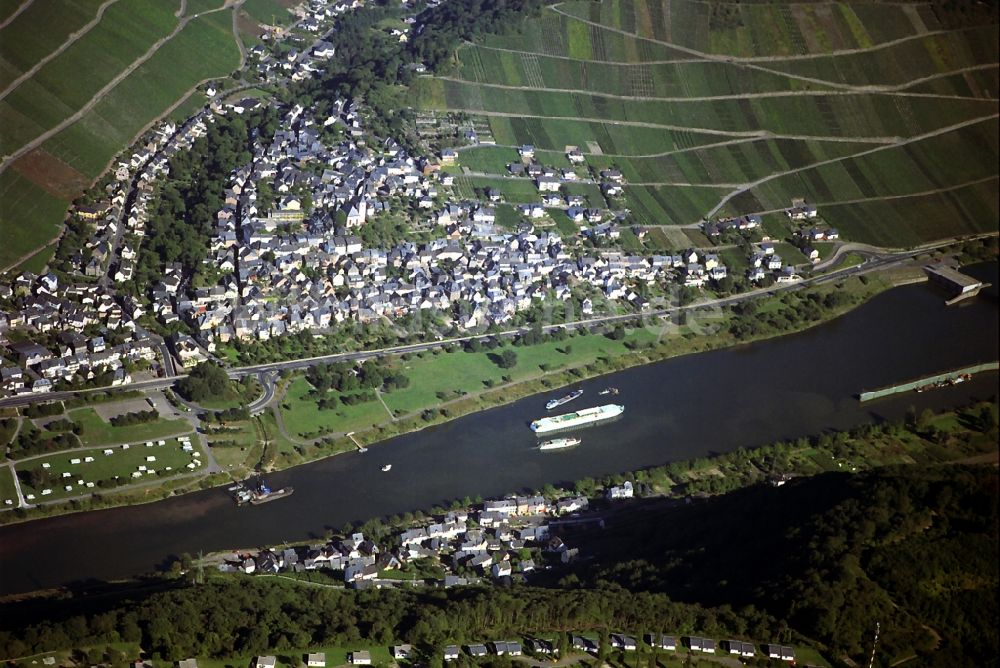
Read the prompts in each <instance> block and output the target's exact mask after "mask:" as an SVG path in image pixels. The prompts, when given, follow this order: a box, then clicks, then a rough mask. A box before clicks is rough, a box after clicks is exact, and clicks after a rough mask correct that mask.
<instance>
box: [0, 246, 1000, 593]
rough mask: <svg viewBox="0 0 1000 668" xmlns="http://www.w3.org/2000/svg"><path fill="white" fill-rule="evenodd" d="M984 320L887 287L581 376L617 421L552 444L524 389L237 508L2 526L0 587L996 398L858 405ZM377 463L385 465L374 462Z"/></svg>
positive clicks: (986, 330) (222, 497) (150, 563)
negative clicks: (541, 442) (806, 323)
mask: <svg viewBox="0 0 1000 668" xmlns="http://www.w3.org/2000/svg"><path fill="white" fill-rule="evenodd" d="M995 266H996V265H995V264H994V265H993V267H995ZM994 271H995V270H994ZM997 320H998V319H997V307H996V300H995V293H994V295H993V296H992V297H990V298H981V299H977V300H975V301H973V302H971V303H969V304H967V305H964V306H960V307H945V306H944V304H943V300H942V299H941V298H940V296H939V295H938V294H936V293H934V292H932V291H931V290H930V288H928V287H925V286H919V285H914V286H909V287H904V288H899V289H898V290H890V291H887V292H884V293H882V294H880V295H878V296H877V297H875V298H874V299H873V300H872V301H871V302H869V303H868V304H865V305H864V306H862V307H860V308H858V309H855V310H852V311H850V312H849V313H847V314H845V315H844V316H842V317H840V318H837V319H835V320H834V321H831V322H828V323H826V324H825V325H823V326H821V327H813V328H810V329H809V330H807V331H804V332H800V333H798V334H792V335H788V336H783V337H779V338H777V339H771V340H768V341H761V342H757V343H755V344H753V345H749V346H739V347H737V348H731V349H725V350H715V351H711V352H707V353H701V354H699V355H686V356H683V357H679V358H674V359H671V360H666V361H662V362H658V363H656V364H648V365H644V366H640V367H634V368H631V369H628V370H626V371H621V372H618V373H616V374H614V375H613V376H611V377H610V378H601V379H598V380H591V381H583V382H581V383H580V386H581V387H582V388H584V389H585V390H586V392H587V394H586V395H585V396H588V397H589V396H591V395H594V396H596V393H597V391H598V390H599V389H601V388H602V387H604V386H606V385H608V384H613V385H615V386H616V387H618V388H619V389H620V391H621V394H620V395H619V397H618V398H617V400H616V401H617V402H618V403H622V404H624V405H626V407H627V410H626V415H625V416H624V418H625V419H623V420H620V421H618V422H615V423H614V424H610V425H599V426H594V427H590V428H588V429H587V430H585V431H581V432H580V433H579V435H580V436H581V437H582V438H583V441H584V442H583V444H582V445H581V446H580V447H577V448H572V449H570V450H566V451H562V452H560V453H558V455H557V456H553V455H552V453H540V452H538V450H537V439H536V438H535V437H534V435H533V434H531V432H530V430H529V429H528V428H527V427H526V424H527V423H528V422H529V421H530V420H531V419H534V418H537V417H538V411H539V408H540V407H539V404H538V401H537V400H536V399H534V398H529V399H524V400H520V401H515V402H514V403H511V404H507V405H504V406H500V407H497V408H492V409H490V410H486V411H482V412H479V413H476V414H475V415H469V416H466V417H463V418H458V419H455V420H451V421H450V422H448V423H444V424H440V425H435V426H432V427H429V428H426V429H424V430H422V431H420V432H415V433H411V434H407V435H404V436H398V437H395V438H392V439H389V440H388V441H386V442H385V443H383V444H380V446H379V447H378V448H372V450H371V451H370V452H369V453H367V454H357V453H349V454H345V455H344V456H341V457H330V458H327V459H324V460H322V461H317V462H313V463H311V464H310V465H308V466H296V467H294V468H292V469H287V470H284V471H280V472H275V473H273V474H269V475H268V482H269V483H270V485H271V486H272V487H275V488H277V487H283V486H288V485H291V486H294V487H295V494H294V495H292V496H291V497H289V498H288V499H283V500H281V502H280V503H270V504H264V505H262V506H258V507H253V508H249V509H248V508H237V507H236V505H235V504H234V503H233V501H232V499H231V497H230V496H229V495H228V494H227V493H226V492H225V490H222V489H210V490H206V491H201V492H197V493H192V494H185V495H181V496H177V497H174V498H171V499H168V500H165V501H163V502H161V503H153V504H144V505H142V506H125V507H119V508H114V509H108V510H106V511H105V512H101V513H75V514H72V515H65V516H61V517H50V518H46V519H39V520H37V521H34V522H28V523H20V524H15V525H10V526H6V527H2V528H0V570H2V571H3V572H4V573H5V577H4V578H3V579H2V582H0V593H3V594H7V593H15V592H18V591H25V590H37V589H45V588H49V587H52V586H57V585H64V584H67V583H72V582H84V581H88V580H91V579H94V580H101V581H107V580H116V579H121V578H122V577H125V576H129V575H134V574H136V573H148V572H152V571H156V570H159V569H161V568H162V567H163V565H164V564H165V563H169V561H170V560H172V559H173V558H175V557H176V555H179V554H182V553H184V552H187V553H189V554H197V553H198V552H199V551H204V552H213V551H217V550H221V549H225V548H228V547H231V546H234V545H258V546H260V545H273V544H280V543H283V542H290V541H293V540H311V539H313V538H319V537H321V536H323V535H324V534H325V533H326V532H327V531H338V530H340V529H341V527H343V526H344V525H345V524H347V523H353V522H357V521H362V522H363V521H365V520H367V519H370V518H373V517H391V516H392V515H394V514H400V513H404V512H405V511H412V510H413V509H415V508H431V507H434V506H439V505H442V504H445V505H446V504H447V503H450V502H451V501H452V500H454V499H462V498H464V497H466V496H469V497H470V498H475V497H477V496H482V497H493V496H496V495H501V494H506V493H511V492H515V493H520V491H521V490H525V489H539V488H541V487H543V486H544V485H546V484H552V485H556V486H558V485H560V483H562V482H566V481H573V480H581V479H585V478H592V477H600V476H605V475H608V474H614V473H616V472H622V471H631V470H637V469H643V468H647V467H650V466H659V465H662V464H664V463H669V462H673V461H683V460H692V459H698V458H703V457H710V456H713V455H715V454H720V453H725V452H730V451H734V450H737V449H740V448H748V449H749V448H755V447H759V446H761V445H766V444H768V443H772V442H774V441H778V440H789V439H796V438H799V437H801V436H805V435H817V434H822V433H823V432H827V431H837V430H840V431H843V430H849V429H851V428H853V427H855V426H858V425H862V424H871V423H873V422H880V421H884V420H897V419H900V418H902V417H903V416H904V414H905V413H906V411H907V408H908V406H911V405H912V406H914V407H915V408H916V410H917V411H920V410H923V409H924V408H930V409H932V410H935V411H939V410H947V409H949V408H951V407H955V406H959V405H964V404H966V403H968V402H969V401H971V400H976V399H985V398H989V397H992V396H994V395H995V394H996V386H995V376H991V377H983V378H981V379H973V380H972V381H970V382H966V383H962V384H960V385H957V386H955V387H948V388H944V389H941V390H939V391H935V392H925V393H923V394H916V393H913V394H911V395H907V396H902V395H899V396H898V397H896V398H887V399H883V400H879V401H878V402H875V404H874V405H868V406H865V407H862V406H861V405H860V404H859V402H858V400H857V396H856V395H857V392H858V391H859V390H860V389H861V388H863V387H866V386H867V387H871V386H880V385H884V384H887V383H890V382H892V381H894V380H898V379H900V378H908V377H916V376H920V375H922V374H924V373H927V372H932V371H935V370H939V369H940V368H949V367H958V366H961V365H963V364H966V363H971V362H974V361H977V358H982V357H985V356H987V355H995V345H996V343H995V342H996V339H997V338H998V336H1000V332H998V323H997ZM720 416H724V419H720ZM387 463H391V464H392V465H393V466H392V470H391V472H389V473H386V472H382V471H381V470H380V469H381V467H382V466H383V465H384V464H387Z"/></svg>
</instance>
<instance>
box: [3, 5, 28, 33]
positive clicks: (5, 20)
mask: <svg viewBox="0 0 1000 668" xmlns="http://www.w3.org/2000/svg"><path fill="white" fill-rule="evenodd" d="M34 1H35V0H28V1H27V2H23V3H21V5H20V6H19V7H18V8H17V9H15V10H14V13H13V14H11V15H10V16H8V17H7V18H5V19H4V20H3V21H0V30H3V29H4V28H6V27H7V26H8V25H9V24H10V22H11V21H13V20H14V19H16V18H17V17H18V15H19V14H20V13H21V12H23V11H24V10H25V9H27V8H28V7H30V6H31V3H33V2H34Z"/></svg>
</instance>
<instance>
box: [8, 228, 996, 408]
mask: <svg viewBox="0 0 1000 668" xmlns="http://www.w3.org/2000/svg"><path fill="white" fill-rule="evenodd" d="M994 234H995V233H989V234H984V235H978V236H977V237H970V238H978V237H983V236H993V235H994ZM956 241H957V240H955V239H949V240H947V241H943V242H937V243H934V244H928V245H925V246H921V247H919V248H915V249H912V250H906V251H898V252H885V251H880V252H879V253H878V254H876V253H871V254H869V255H868V258H867V259H866V261H865V262H863V263H862V264H859V265H856V266H853V267H847V268H844V269H837V270H835V271H832V272H830V273H828V274H825V275H823V276H817V277H815V278H807V279H804V280H801V281H796V282H792V283H781V284H776V285H773V286H771V287H768V288H758V289H756V290H750V291H748V292H743V293H740V294H738V295H731V296H728V297H720V298H718V299H708V300H703V301H700V302H695V303H693V304H689V305H686V306H672V307H669V308H663V309H657V310H651V311H647V312H644V313H627V314H624V315H613V316H601V317H597V318H588V319H586V320H578V321H576V322H570V323H560V324H553V325H545V326H543V327H542V331H544V332H546V333H550V332H554V331H556V330H560V329H565V330H574V329H579V328H581V327H595V326H603V325H615V324H620V323H626V322H631V321H635V320H643V319H649V318H665V317H670V316H676V315H679V314H681V313H685V312H688V311H697V310H700V309H706V308H714V307H723V306H731V305H733V304H738V303H740V302H743V301H748V300H751V299H757V298H759V297H763V296H767V295H773V294H780V293H783V292H791V291H795V290H801V289H804V288H807V287H809V286H812V285H823V284H825V283H830V282H833V281H839V280H841V279H844V278H847V277H850V276H856V275H858V274H863V273H870V272H873V271H877V270H880V269H885V268H888V267H891V266H894V265H898V264H902V263H904V262H907V261H909V260H911V259H912V258H914V257H916V256H917V255H921V254H923V253H927V252H929V251H932V250H935V249H937V248H941V247H944V246H949V245H952V244H954V243H956ZM859 246H860V245H859ZM528 331H530V327H519V328H514V329H507V330H503V331H501V332H490V333H486V334H470V335H468V336H458V337H454V338H450V339H441V340H439V341H427V342H422V343H412V344H406V345H401V346H387V347H385V348H376V349H372V350H358V351H352V352H346V353H331V354H329V355H317V356H314V357H304V358H299V359H294V360H286V361H283V362H268V363H264V364H254V365H251V366H244V367H235V368H232V369H229V370H228V374H229V377H230V378H233V379H238V378H243V377H244V376H256V377H258V378H259V379H261V381H262V384H263V385H264V387H265V397H267V398H266V401H263V397H262V398H261V399H258V400H257V401H255V402H253V404H251V405H252V406H253V407H254V409H259V408H263V407H264V406H265V405H266V403H269V402H270V401H271V400H272V398H273V392H274V387H273V381H274V374H275V373H278V372H281V371H284V370H295V369H305V368H308V367H311V366H315V365H317V364H328V363H331V362H344V361H361V360H367V359H372V358H377V357H384V356H387V355H402V354H405V353H417V352H422V351H425V350H432V349H434V348H442V347H445V346H449V345H452V344H461V343H464V342H467V341H473V340H476V339H479V340H485V339H490V338H512V337H514V336H517V335H519V334H524V333H526V332H528ZM262 374H264V375H262ZM266 374H270V375H266ZM186 377H187V375H186V374H179V375H176V376H173V377H170V378H156V379H153V380H146V381H140V382H138V383H131V384H129V385H123V386H119V387H118V388H110V387H102V388H93V389H90V390H81V391H67V392H49V393H46V394H37V395H23V396H18V397H7V398H4V399H0V407H7V406H26V405H29V404H32V403H39V402H43V401H54V400H59V399H69V398H72V397H74V396H77V395H81V394H87V393H88V392H99V391H107V390H114V389H121V390H157V389H163V388H166V387H170V386H171V385H173V384H174V382H176V381H177V380H178V379H180V378H186ZM267 395H272V396H267Z"/></svg>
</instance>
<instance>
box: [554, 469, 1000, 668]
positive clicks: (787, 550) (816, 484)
mask: <svg viewBox="0 0 1000 668" xmlns="http://www.w3.org/2000/svg"><path fill="white" fill-rule="evenodd" d="M997 482H998V478H997V472H996V471H995V470H992V469H987V468H979V469H976V468H964V467H958V466H952V467H939V468H926V469H923V468H917V467H913V466H911V467H904V468H889V469H881V470H878V471H874V472H869V473H864V474H857V475H847V474H827V475H821V476H817V477H813V478H803V479H799V480H795V481H792V482H790V483H787V484H786V485H784V486H782V487H777V488H776V487H771V486H757V487H752V488H748V489H744V490H740V491H737V492H733V493H730V494H727V495H725V496H722V497H715V498H712V499H710V500H707V501H703V502H700V503H695V504H692V505H685V506H680V507H664V504H662V503H657V502H644V503H640V504H638V507H633V508H631V509H629V511H628V512H627V513H618V514H616V515H615V516H614V517H613V518H609V520H608V523H607V529H606V530H605V531H603V532H594V533H591V534H586V535H583V536H574V537H573V538H571V539H570V541H571V542H572V543H573V544H577V543H579V542H580V541H583V544H582V546H581V552H582V553H584V554H587V555H588V556H590V555H593V558H592V559H588V560H586V562H584V565H583V566H582V567H581V566H574V567H573V574H572V575H571V576H570V580H563V581H562V582H563V584H564V585H568V584H571V585H572V586H573V587H576V586H580V585H583V586H609V585H615V584H617V585H619V586H622V587H625V588H627V589H629V590H631V591H653V592H661V593H667V594H668V595H670V596H671V598H674V599H675V600H684V601H690V602H699V603H702V604H705V605H722V604H730V605H733V606H734V607H739V606H742V605H754V606H756V607H758V608H760V609H762V610H765V611H766V612H768V613H770V614H772V615H774V616H776V617H778V618H779V619H786V620H788V622H789V624H790V625H791V626H792V628H794V629H795V630H797V631H799V632H801V633H804V634H806V635H808V636H811V637H814V638H817V639H819V640H821V641H822V642H825V643H828V644H829V645H830V646H831V647H833V648H835V650H836V651H837V653H838V654H839V653H847V654H850V655H852V656H855V657H861V656H863V655H864V654H866V652H867V651H870V644H871V640H872V635H873V633H874V628H875V623H876V622H881V625H882V639H881V642H880V653H881V654H880V660H881V661H882V662H883V663H882V664H881V665H888V662H889V661H891V660H893V659H896V658H899V657H900V656H905V655H908V654H912V653H914V652H917V653H919V654H920V655H921V662H923V663H925V664H928V665H951V666H959V665H987V663H989V661H990V658H991V657H992V656H993V655H994V654H995V651H996V647H997V642H998V638H997V633H996V625H995V621H996V618H997V613H998V609H997V603H996V595H997V586H998V569H997V556H998V555H997V538H998V534H997V519H998V516H997ZM554 577H555V578H559V577H561V576H560V575H559V574H555V575H554ZM935 650H936V651H935Z"/></svg>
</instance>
